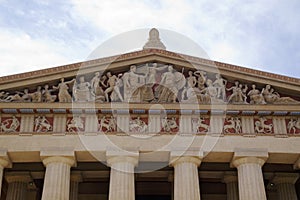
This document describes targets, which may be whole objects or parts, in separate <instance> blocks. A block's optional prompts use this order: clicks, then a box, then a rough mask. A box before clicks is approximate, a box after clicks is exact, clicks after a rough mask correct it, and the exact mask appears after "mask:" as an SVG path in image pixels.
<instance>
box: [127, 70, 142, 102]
mask: <svg viewBox="0 0 300 200" xmlns="http://www.w3.org/2000/svg"><path fill="white" fill-rule="evenodd" d="M145 78H146V76H144V75H140V74H137V73H136V66H135V65H132V66H130V71H129V72H126V73H125V74H124V75H123V81H124V101H125V102H141V99H142V90H143V86H144V83H145V82H144V79H145Z"/></svg>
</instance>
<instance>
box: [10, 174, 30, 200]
mask: <svg viewBox="0 0 300 200" xmlns="http://www.w3.org/2000/svg"><path fill="white" fill-rule="evenodd" d="M5 179H6V181H7V183H8V189H7V195H6V200H23V199H24V200H25V199H26V193H27V185H28V183H29V182H30V181H32V178H31V176H30V175H29V173H28V172H9V173H7V174H6V175H5Z"/></svg>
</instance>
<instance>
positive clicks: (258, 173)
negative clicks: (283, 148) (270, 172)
mask: <svg viewBox="0 0 300 200" xmlns="http://www.w3.org/2000/svg"><path fill="white" fill-rule="evenodd" d="M264 163H265V161H264V160H263V159H260V158H257V157H243V158H239V159H236V160H234V161H233V165H234V166H235V167H236V168H237V170H238V181H239V198H240V200H253V199H257V200H266V199H267V197H266V192H265V187H264V179H263V174H262V169H261V167H262V165H263V164H264Z"/></svg>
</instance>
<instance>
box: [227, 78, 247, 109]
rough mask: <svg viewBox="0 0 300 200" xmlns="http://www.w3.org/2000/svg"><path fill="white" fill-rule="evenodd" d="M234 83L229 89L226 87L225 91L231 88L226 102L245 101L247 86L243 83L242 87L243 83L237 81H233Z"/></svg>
mask: <svg viewBox="0 0 300 200" xmlns="http://www.w3.org/2000/svg"><path fill="white" fill-rule="evenodd" d="M234 83H235V85H234V86H232V87H231V88H229V89H226V90H227V91H231V90H232V94H231V95H230V96H229V98H228V102H230V103H239V104H240V103H247V95H246V92H247V90H248V86H247V85H245V87H244V89H243V85H242V84H240V83H239V82H238V81H235V82H234Z"/></svg>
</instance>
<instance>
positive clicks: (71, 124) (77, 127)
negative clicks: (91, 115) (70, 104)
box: [66, 115, 85, 133]
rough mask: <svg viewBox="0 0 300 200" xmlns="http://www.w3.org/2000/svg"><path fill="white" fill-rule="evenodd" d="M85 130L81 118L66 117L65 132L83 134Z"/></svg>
mask: <svg viewBox="0 0 300 200" xmlns="http://www.w3.org/2000/svg"><path fill="white" fill-rule="evenodd" d="M84 130H85V118H84V117H81V116H79V115H78V116H76V115H75V116H73V117H67V123H66V131H67V132H69V133H72V132H84Z"/></svg>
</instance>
